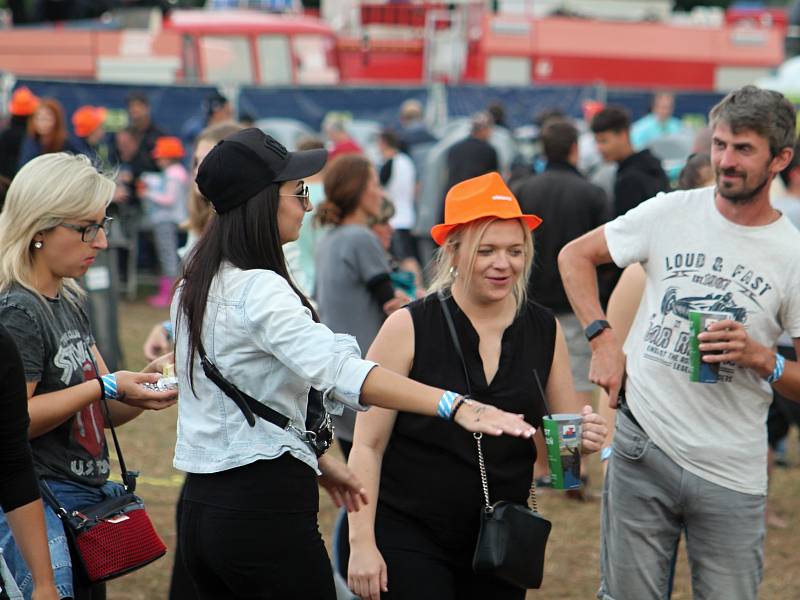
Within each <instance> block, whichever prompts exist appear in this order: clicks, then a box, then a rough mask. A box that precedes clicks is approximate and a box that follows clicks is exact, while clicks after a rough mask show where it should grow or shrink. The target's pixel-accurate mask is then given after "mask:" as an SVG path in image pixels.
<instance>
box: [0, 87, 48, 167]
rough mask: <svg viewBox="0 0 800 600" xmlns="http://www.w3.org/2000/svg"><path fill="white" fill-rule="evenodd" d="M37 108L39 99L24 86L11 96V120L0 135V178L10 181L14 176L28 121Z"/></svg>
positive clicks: (9, 105)
mask: <svg viewBox="0 0 800 600" xmlns="http://www.w3.org/2000/svg"><path fill="white" fill-rule="evenodd" d="M37 106H39V98H37V97H36V96H35V95H34V93H33V92H31V91H30V90H29V89H28V88H26V87H24V86H22V87H18V88H17V89H16V90H15V91H14V93H13V94H12V95H11V102H9V104H8V112H9V114H10V115H11V119H10V120H9V123H8V127H7V128H6V129H4V130H3V131H2V133H0V176H2V177H6V178H8V179H12V178H13V177H14V175H16V173H17V163H18V162H19V153H20V149H21V148H22V141H23V140H24V139H25V132H26V131H27V129H28V119H30V117H31V115H32V114H33V112H34V111H35V110H36V107H37Z"/></svg>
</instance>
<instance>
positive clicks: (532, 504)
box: [436, 291, 539, 512]
mask: <svg viewBox="0 0 800 600" xmlns="http://www.w3.org/2000/svg"><path fill="white" fill-rule="evenodd" d="M436 296H437V298H439V304H440V305H441V307H442V313H443V314H444V320H445V321H446V322H447V328H448V329H449V330H450V338H451V339H452V340H453V346H455V348H456V355H457V356H458V359H459V361H461V368H462V369H463V370H464V380H465V381H466V383H467V394H468V395H472V390H471V389H470V385H469V371H467V363H466V361H465V360H464V353H463V352H462V351H461V344H460V343H459V341H458V333H457V332H456V326H455V324H454V323H453V317H452V316H451V315H450V309H448V308H447V300H446V299H445V297H444V293H442V292H441V291H439V292H438V293H437V294H436ZM472 436H473V437H474V438H475V443H476V444H477V446H478V469H479V470H480V473H481V486H482V487H483V499H484V503H485V505H484V510H486V511H487V512H491V511H492V503H491V501H490V500H489V478H488V477H487V476H486V463H485V462H484V460H483V447H482V446H481V438H483V434H482V433H478V432H476V433H473V434H472ZM528 507H529V508H531V509H533V511H534V512H539V510H538V504H537V502H536V475H535V474H534V473H533V472H531V489H530V492H529V493H528Z"/></svg>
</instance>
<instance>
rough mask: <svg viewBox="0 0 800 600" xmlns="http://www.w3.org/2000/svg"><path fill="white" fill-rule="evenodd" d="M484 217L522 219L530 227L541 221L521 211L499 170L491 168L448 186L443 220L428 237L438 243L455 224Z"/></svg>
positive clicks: (537, 224)
mask: <svg viewBox="0 0 800 600" xmlns="http://www.w3.org/2000/svg"><path fill="white" fill-rule="evenodd" d="M485 217H495V218H497V219H522V221H524V222H525V224H526V225H527V226H528V229H530V230H531V231H533V230H534V229H536V228H537V227H538V226H539V225H541V223H542V220H541V219H540V218H539V217H537V216H536V215H523V214H522V211H521V210H520V208H519V202H517V199H516V198H515V197H514V194H512V193H511V190H509V189H508V186H507V185H506V183H505V181H503V178H502V177H500V173H494V172H493V173H487V174H486V175H481V176H480V177H473V178H472V179H467V180H466V181H462V182H461V183H457V184H456V185H454V186H453V187H451V188H450V191H449V192H447V197H446V198H445V199H444V223H442V224H441V225H434V226H433V228H432V229H431V237H432V238H433V241H434V242H436V243H437V244H439V245H440V246H441V245H442V244H444V242H445V240H446V239H447V236H448V235H450V232H451V231H452V230H453V229H454V228H456V227H458V226H459V225H463V224H465V223H470V222H471V221H475V220H477V219H483V218H485Z"/></svg>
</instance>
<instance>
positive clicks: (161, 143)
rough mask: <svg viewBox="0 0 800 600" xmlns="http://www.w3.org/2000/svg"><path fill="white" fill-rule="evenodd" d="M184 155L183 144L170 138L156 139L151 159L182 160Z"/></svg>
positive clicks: (176, 139) (174, 138)
mask: <svg viewBox="0 0 800 600" xmlns="http://www.w3.org/2000/svg"><path fill="white" fill-rule="evenodd" d="M184 154H185V152H184V150H183V144H182V143H181V141H180V140H179V139H178V138H176V137H172V136H164V137H160V138H158V139H157V140H156V147H155V148H153V158H183V156H184Z"/></svg>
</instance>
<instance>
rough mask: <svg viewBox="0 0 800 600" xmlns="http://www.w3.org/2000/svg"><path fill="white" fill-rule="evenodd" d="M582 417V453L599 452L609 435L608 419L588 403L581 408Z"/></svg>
mask: <svg viewBox="0 0 800 600" xmlns="http://www.w3.org/2000/svg"><path fill="white" fill-rule="evenodd" d="M581 417H582V423H581V424H582V433H581V454H592V453H594V452H599V451H600V449H601V448H602V447H603V444H604V443H605V441H606V436H607V435H608V427H607V426H606V420H605V419H604V418H603V417H601V416H600V415H598V414H597V413H596V412H594V410H593V409H592V407H591V406H589V405H588V404H587V405H586V406H584V407H583V409H582V410H581Z"/></svg>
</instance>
